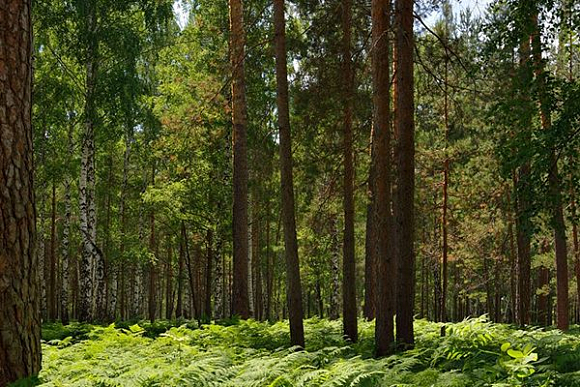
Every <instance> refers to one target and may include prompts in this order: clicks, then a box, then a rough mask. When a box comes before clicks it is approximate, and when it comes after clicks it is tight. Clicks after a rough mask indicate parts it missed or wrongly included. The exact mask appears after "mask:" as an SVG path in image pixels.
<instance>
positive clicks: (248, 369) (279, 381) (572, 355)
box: [40, 316, 580, 387]
mask: <svg viewBox="0 0 580 387" xmlns="http://www.w3.org/2000/svg"><path fill="white" fill-rule="evenodd" d="M179 323H180V322H177V321H173V322H171V321H160V322H156V323H155V324H147V323H139V324H134V325H131V324H118V325H117V326H115V324H112V325H110V326H104V327H103V326H89V325H80V324H72V325H69V326H62V325H57V324H51V325H46V326H45V327H44V331H43V338H44V340H45V343H44V369H43V371H42V372H41V374H40V379H41V383H42V385H43V386H64V385H66V386H179V385H191V386H271V387H274V386H278V387H280V386H321V387H322V386H325V387H330V386H393V387H395V386H398V387H402V386H434V385H435V386H497V387H500V386H549V385H558V386H573V385H574V383H575V381H574V380H575V377H574V375H575V374H576V373H577V372H578V367H577V361H576V362H575V361H574V359H576V360H577V359H578V358H579V357H580V351H579V347H580V339H579V338H578V337H576V336H575V335H573V334H564V333H562V332H560V331H558V330H543V329H531V330H516V329H514V328H512V327H510V326H508V325H503V324H494V323H491V322H489V321H488V320H487V318H486V317H485V316H484V317H480V318H476V319H466V320H464V321H462V322H460V323H455V324H446V330H445V332H446V334H445V336H444V337H441V327H442V325H443V324H441V323H433V322H427V321H425V320H417V321H416V322H415V324H416V325H415V329H416V332H417V336H416V337H417V344H416V347H415V348H414V349H412V350H408V351H406V352H403V353H399V354H396V355H393V356H390V357H386V358H381V359H374V358H372V357H371V356H372V352H373V348H372V347H373V330H374V323H372V322H366V321H361V322H360V327H361V328H360V329H361V332H360V336H361V340H360V342H359V343H357V344H350V343H348V342H346V341H344V340H343V339H342V337H341V323H340V322H339V321H328V320H322V319H316V318H315V319H309V320H306V322H305V329H306V342H307V343H308V346H307V348H306V349H305V350H300V348H296V347H289V342H290V338H289V335H288V327H287V323H286V322H277V323H267V322H258V321H254V320H248V321H235V322H232V321H229V322H228V323H227V324H226V325H220V324H217V323H215V324H208V325H201V326H199V327H198V326H197V325H196V324H183V325H180V326H177V324H179ZM163 329H164V330H165V332H163V333H160V332H161V330H163ZM78 340H80V341H78ZM75 341H78V342H76V343H74V342H75Z"/></svg>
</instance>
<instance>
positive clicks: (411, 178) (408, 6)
mask: <svg viewBox="0 0 580 387" xmlns="http://www.w3.org/2000/svg"><path fill="white" fill-rule="evenodd" d="M396 4H397V6H396V17H395V20H396V24H397V32H396V35H397V38H396V40H397V43H396V44H397V49H396V51H395V52H396V58H395V62H396V63H397V73H396V82H397V88H396V95H397V96H396V98H395V99H396V107H395V109H396V112H397V134H398V142H397V158H398V160H397V173H398V180H397V202H398V203H396V205H397V206H398V211H397V214H398V216H399V219H397V232H396V236H397V238H398V241H397V249H396V251H397V253H398V254H399V257H398V262H397V265H398V274H399V278H398V292H397V324H396V326H397V341H398V342H399V343H401V344H406V345H407V346H412V345H413V344H414V341H415V339H414V333H413V314H414V310H415V308H414V306H415V251H414V247H413V242H414V232H415V230H414V227H415V226H414V216H415V206H414V205H415V122H414V114H415V102H414V95H413V93H414V79H413V49H414V39H413V0H397V3H396Z"/></svg>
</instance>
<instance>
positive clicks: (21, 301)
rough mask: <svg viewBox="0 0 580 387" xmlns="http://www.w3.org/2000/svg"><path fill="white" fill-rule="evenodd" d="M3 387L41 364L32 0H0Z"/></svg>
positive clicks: (32, 372)
mask: <svg viewBox="0 0 580 387" xmlns="http://www.w3.org/2000/svg"><path fill="white" fill-rule="evenodd" d="M0 15H2V16H1V18H2V28H0V63H2V66H0V90H2V92H1V93H0V128H2V129H0V187H2V193H1V194H0V195H1V199H0V268H1V269H0V332H1V334H0V386H6V385H8V383H11V382H13V381H16V380H17V379H21V378H26V377H29V376H32V375H36V374H38V372H39V371H40V366H41V348H40V324H41V317H40V313H39V312H40V302H39V295H40V294H39V291H40V286H39V279H40V276H39V273H38V269H39V265H38V260H37V259H38V256H37V255H36V254H35V239H36V209H35V204H34V188H33V184H32V183H33V170H34V162H33V150H32V115H31V112H32V100H31V95H32V24H31V4H30V1H29V0H21V1H11V2H6V1H2V2H0Z"/></svg>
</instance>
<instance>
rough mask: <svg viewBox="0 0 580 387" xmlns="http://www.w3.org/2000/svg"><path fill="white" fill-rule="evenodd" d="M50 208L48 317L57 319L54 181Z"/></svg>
mask: <svg viewBox="0 0 580 387" xmlns="http://www.w3.org/2000/svg"><path fill="white" fill-rule="evenodd" d="M51 198H52V199H51V210H50V265H49V273H48V274H49V283H48V296H47V300H48V319H49V320H50V321H55V320H56V319H57V312H56V311H57V305H56V276H57V268H56V261H57V256H56V185H55V184H54V182H53V183H52V196H51Z"/></svg>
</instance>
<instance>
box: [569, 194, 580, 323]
mask: <svg viewBox="0 0 580 387" xmlns="http://www.w3.org/2000/svg"><path fill="white" fill-rule="evenodd" d="M571 196H572V205H571V211H572V242H573V248H574V274H575V275H576V293H577V299H576V304H577V305H576V306H577V308H578V309H577V312H576V323H579V322H580V246H579V243H578V221H577V220H576V216H577V212H576V199H575V193H574V191H572V193H571Z"/></svg>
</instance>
